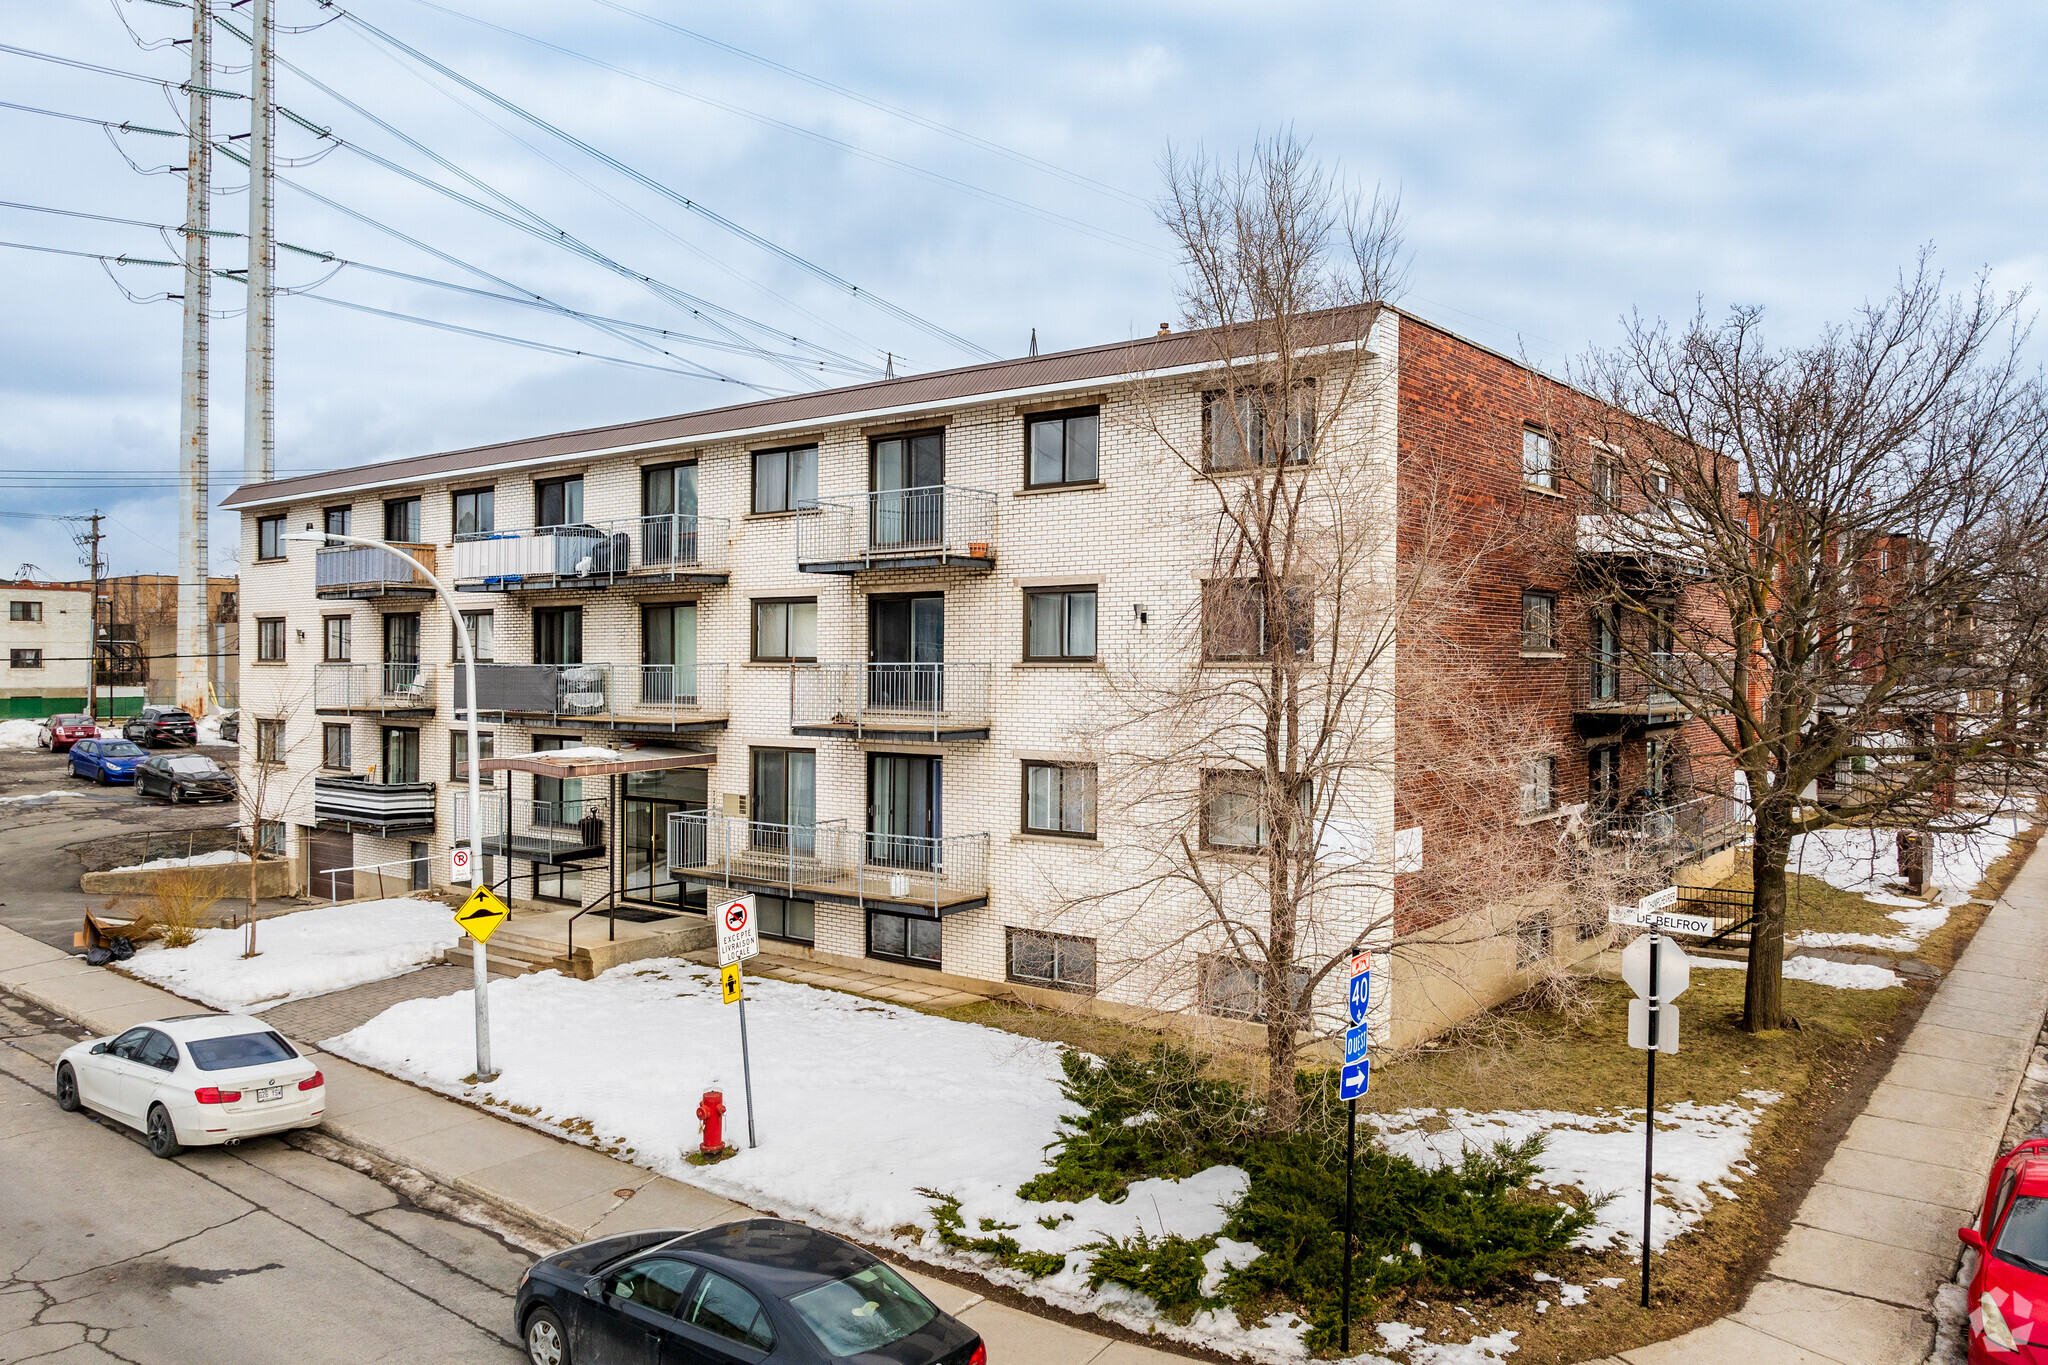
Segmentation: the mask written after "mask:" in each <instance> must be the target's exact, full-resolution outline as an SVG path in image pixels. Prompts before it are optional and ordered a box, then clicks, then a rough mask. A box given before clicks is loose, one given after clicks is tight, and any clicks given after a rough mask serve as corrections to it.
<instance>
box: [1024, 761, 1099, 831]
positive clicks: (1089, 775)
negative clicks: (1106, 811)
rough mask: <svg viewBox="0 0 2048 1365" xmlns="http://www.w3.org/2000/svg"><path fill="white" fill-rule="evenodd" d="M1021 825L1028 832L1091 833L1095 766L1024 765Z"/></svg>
mask: <svg viewBox="0 0 2048 1365" xmlns="http://www.w3.org/2000/svg"><path fill="white" fill-rule="evenodd" d="M1024 828H1025V830H1026V831H1028V832H1029V833H1032V834H1063V835H1068V836H1071V837H1074V838H1093V837H1094V835H1095V769H1094V768H1093V767H1092V766H1086V767H1084V766H1081V765H1073V766H1069V765H1067V764H1064V763H1026V764H1025V765H1024Z"/></svg>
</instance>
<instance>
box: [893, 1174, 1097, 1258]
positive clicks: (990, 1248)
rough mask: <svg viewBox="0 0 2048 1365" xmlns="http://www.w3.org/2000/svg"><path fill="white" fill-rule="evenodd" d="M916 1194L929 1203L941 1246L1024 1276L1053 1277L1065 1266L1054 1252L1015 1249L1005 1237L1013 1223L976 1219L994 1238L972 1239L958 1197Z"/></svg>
mask: <svg viewBox="0 0 2048 1365" xmlns="http://www.w3.org/2000/svg"><path fill="white" fill-rule="evenodd" d="M918 1193H919V1194H921V1195H923V1196H924V1197H925V1198H927V1199H929V1200H931V1201H932V1222H933V1224H934V1225H935V1226H936V1227H937V1229H938V1235H939V1243H940V1245H942V1246H947V1247H951V1248H952V1249H953V1250H955V1251H977V1252H980V1253H982V1254H983V1255H985V1256H992V1257H994V1258H995V1262H996V1264H997V1265H1000V1266H1007V1267H1009V1268H1010V1269H1012V1270H1021V1271H1023V1272H1024V1273H1025V1274H1027V1275H1036V1276H1041V1277H1043V1276H1046V1275H1056V1274H1058V1273H1059V1272H1060V1270H1061V1269H1063V1268H1064V1267H1065V1266H1066V1263H1067V1258H1066V1257H1065V1256H1063V1255H1061V1254H1059V1253H1058V1252H1052V1251H1026V1250H1024V1249H1023V1248H1022V1247H1020V1246H1018V1245H1017V1239H1016V1238H1014V1237H1012V1236H1010V1235H1009V1234H1010V1233H1012V1232H1015V1231H1016V1230H1017V1225H1016V1224H1015V1223H998V1222H996V1221H995V1220H994V1219H992V1218H983V1219H980V1220H979V1222H980V1225H981V1231H982V1232H984V1233H994V1234H995V1235H994V1236H992V1237H988V1236H984V1237H976V1236H973V1235H971V1234H969V1233H968V1231H967V1220H966V1219H965V1218H964V1217H963V1216H962V1215H961V1213H960V1199H959V1196H958V1195H950V1194H940V1193H939V1192H938V1191H937V1190H925V1189H920V1190H919V1191H918ZM913 1231H915V1229H913ZM919 1235H922V1234H919Z"/></svg>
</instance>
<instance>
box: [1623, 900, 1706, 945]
mask: <svg viewBox="0 0 2048 1365" xmlns="http://www.w3.org/2000/svg"><path fill="white" fill-rule="evenodd" d="M1607 922H1608V923H1609V924H1627V925H1633V926H1634V927H1636V928H1638V929H1655V930H1656V931H1657V932H1658V933H1660V934H1688V935H1691V936H1692V937H1694V938H1712V937H1713V936H1714V935H1715V934H1716V933H1718V932H1720V931H1719V929H1717V928H1716V927H1715V924H1714V919H1713V916H1711V915H1692V914H1685V913H1681V912H1678V911H1672V910H1645V909H1643V907H1642V906H1640V905H1610V906H1608V907H1607Z"/></svg>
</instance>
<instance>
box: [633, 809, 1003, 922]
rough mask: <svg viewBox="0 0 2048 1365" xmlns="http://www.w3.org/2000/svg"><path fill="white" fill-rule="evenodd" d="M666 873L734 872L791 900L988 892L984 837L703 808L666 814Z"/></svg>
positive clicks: (726, 875) (940, 897)
mask: <svg viewBox="0 0 2048 1365" xmlns="http://www.w3.org/2000/svg"><path fill="white" fill-rule="evenodd" d="M668 860H669V861H668V865H669V870H670V871H671V872H695V873H697V874H698V875H699V876H700V878H701V877H709V876H710V875H712V874H714V873H715V874H716V875H718V876H719V877H720V878H722V879H723V880H724V882H725V884H727V885H731V884H732V879H733V878H734V877H738V878H739V879H740V881H742V882H746V883H752V884H759V885H766V886H774V887H780V888H782V889H783V890H785V891H786V892H787V894H789V895H790V896H791V897H792V898H796V899H802V898H803V897H804V896H805V895H806V894H807V893H810V894H815V893H818V892H830V893H836V894H840V895H852V896H854V897H856V898H857V899H859V900H861V901H866V900H867V899H869V898H871V897H872V898H873V899H876V900H887V901H892V902H896V903H899V904H913V905H922V904H929V905H930V906H931V907H932V913H933V914H935V915H936V914H938V913H940V911H941V909H942V908H943V907H944V906H946V905H949V904H954V903H957V902H959V901H963V900H970V899H973V898H975V897H981V896H986V895H987V894H988V874H989V836H988V835H987V834H985V833H984V834H953V835H946V836H926V835H915V834H888V833H881V832H875V831H870V830H858V829H848V828H847V827H846V822H845V821H843V820H833V821H829V822H824V823H820V824H816V825H784V824H770V823H766V822H763V821H758V820H741V819H737V818H734V817H730V816H724V815H717V814H713V813H712V812H710V811H681V812H678V813H676V814H673V815H671V816H669V827H668Z"/></svg>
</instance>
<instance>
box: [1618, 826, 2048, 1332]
mask: <svg viewBox="0 0 2048 1365" xmlns="http://www.w3.org/2000/svg"><path fill="white" fill-rule="evenodd" d="M2044 1012H2048V856H2035V857H2031V858H2029V859H2028V860H2027V865H2026V866H2025V867H2023V868H2022V869H2021V870H2020V874H2019V876H2018V877H2017V878H2015V879H2014V881H2013V884H2012V887H2011V888H2010V889H2009V890H2008V891H2007V892H2006V893H2005V895H2003V896H2001V897H2000V898H1999V900H1998V903H1997V905H1996V906H1995V907H1994V908H1993V909H1992V911H1991V913H1990V915H1988V916H1987V917H1986V918H1985V921H1984V925H1983V927H1982V928H1980V929H1979V930H1978V931H1977V936H1976V937H1975V938H1974V939H1972V940H1971V942H1970V946H1969V947H1968V948H1967V949H1966V950H1964V952H1963V956H1962V958H1961V960H1960V961H1958V962H1957V963H1956V965H1955V969H1954V970H1953V971H1951V972H1950V973H1949V974H1948V976H1947V977H1946V978H1945V979H1944V980H1943V981H1942V983H1941V985H1940V986H1939V987H1937V988H1936V989H1935V992H1934V999H1933V1000H1931V1001H1930V1002H1928V1005H1927V1009H1926V1011H1925V1012H1924V1013H1922V1014H1921V1016H1920V1019H1919V1022H1918V1023H1916V1024H1915V1025H1914V1026H1913V1031H1912V1032H1911V1033H1910V1034H1908V1035H1907V1036H1906V1041H1905V1043H1904V1045H1903V1046H1901V1048H1900V1049H1899V1055H1898V1057H1897V1059H1896V1060H1895V1061H1893V1063H1892V1067H1891V1070H1890V1071H1889V1072H1888V1073H1887V1074H1886V1076H1885V1078H1884V1080H1883V1081H1881V1082H1879V1083H1878V1086H1877V1089H1876V1090H1875V1091H1873V1092H1872V1093H1871V1096H1870V1102H1869V1103H1868V1104H1867V1105H1866V1106H1865V1107H1864V1110H1863V1113H1862V1115H1861V1117H1859V1118H1857V1119H1856V1121H1855V1122H1854V1123H1852V1124H1850V1125H1849V1131H1848V1133H1847V1134H1846V1135H1844V1137H1843V1138H1842V1143H1841V1145H1840V1146H1839V1147H1837V1148H1836V1149H1835V1154H1834V1157H1833V1158H1832V1159H1831V1160H1830V1161H1829V1162H1828V1164H1827V1166H1826V1167H1825V1168H1824V1169H1823V1170H1822V1171H1821V1175H1820V1179H1819V1181H1817V1182H1816V1183H1815V1185H1814V1187H1813V1189H1812V1190H1811V1191H1810V1192H1809V1193H1808V1194H1807V1196H1806V1201H1805V1202H1804V1203H1803V1204H1801V1205H1800V1206H1799V1212H1798V1214H1797V1215H1795V1216H1794V1218H1793V1220H1792V1227H1791V1230H1790V1231H1789V1232H1787V1233H1786V1235H1785V1240H1784V1243H1783V1244H1782V1245H1781V1246H1780V1247H1779V1248H1778V1254H1777V1256H1776V1257H1775V1258H1774V1259H1773V1260H1772V1261H1771V1264H1770V1267H1769V1269H1768V1270H1766V1271H1765V1273H1764V1278H1763V1279H1762V1280H1761V1281H1759V1282H1758V1284H1757V1286H1756V1288H1755V1289H1754V1290H1752V1291H1751V1293H1750V1296H1749V1301H1748V1302H1747V1303H1745V1304H1744V1305H1743V1306H1742V1307H1741V1308H1740V1309H1739V1310H1737V1311H1736V1312H1734V1313H1731V1314H1729V1315H1728V1316H1727V1317H1725V1318H1722V1319H1721V1320H1720V1321H1718V1322H1714V1323H1710V1324H1708V1325H1707V1326H1705V1327H1702V1328H1700V1329H1698V1330H1697V1331H1693V1332H1688V1333H1686V1334H1685V1335H1684V1336H1682V1337H1675V1338H1673V1339H1672V1340H1670V1341H1663V1342H1659V1343H1657V1344H1656V1345H1653V1346H1644V1347H1639V1348H1638V1349H1636V1350H1633V1351H1624V1352H1622V1353H1621V1355H1619V1356H1618V1357H1615V1358H1614V1359H1615V1360H1617V1361H1620V1362H1624V1363H1625V1365H1707V1362H1715V1363H1716V1365H1718V1363H1719V1362H1722V1361H1728V1360H1740V1361H1742V1362H1743V1365H1808V1363H1809V1362H1814V1363H1821V1362H1841V1365H1922V1362H1924V1361H1925V1360H1926V1359H1927V1355H1928V1352H1929V1351H1930V1350H1931V1349H1932V1347H1933V1344H1934V1323H1933V1321H1932V1318H1931V1317H1930V1315H1929V1309H1930V1306H1931V1304H1932V1303H1933V1300H1934V1291H1935V1289H1936V1288H1937V1287H1938V1286H1939V1285H1941V1284H1942V1283H1944V1282H1945V1281H1947V1280H1950V1279H1953V1278H1954V1277H1955V1273H1956V1268H1957V1266H1958V1264H1959V1263H1960V1261H1961V1257H1962V1244H1961V1243H1959V1242H1958V1241H1956V1229H1957V1228H1958V1227H1961V1226H1962V1225H1963V1224H1965V1223H1967V1222H1969V1221H1970V1220H1971V1219H1972V1218H1974V1217H1975V1216H1976V1213H1977V1204H1978V1201H1979V1200H1980V1199H1981V1198H1982V1196H1983V1192H1984V1181H1985V1178H1986V1177H1987V1175H1988V1174H1989V1172H1990V1169H1991V1162H1992V1159H1993V1158H1994V1157H1995V1156H1997V1154H1998V1151H1999V1146H2000V1142H2001V1140H2002V1138H2003V1135H2004V1131H2005V1125H2006V1120H2007V1118H2008V1117H2009V1116H2010V1115H2011V1113H2012V1108H2013V1101H2014V1098H2015V1097H2016V1096H2017V1095H2018V1093H2019V1089H2020V1085H2021V1083H2022V1082H2023V1081H2024V1080H2025V1079H2026V1071H2027V1062H2028V1059H2029V1057H2030V1056H2031V1054H2032V1052H2033V1047H2034V1042H2035V1039H2036V1037H2037V1036H2038V1035H2039V1034H2040V1032H2041V1023H2042V1016H2043V1014H2044Z"/></svg>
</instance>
